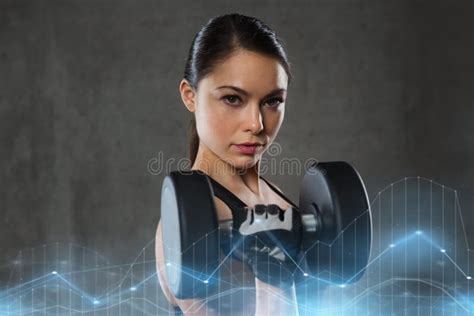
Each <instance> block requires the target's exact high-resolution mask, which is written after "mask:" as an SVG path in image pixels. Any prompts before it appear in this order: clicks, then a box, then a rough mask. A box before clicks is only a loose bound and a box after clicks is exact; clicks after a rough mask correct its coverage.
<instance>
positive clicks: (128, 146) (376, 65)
mask: <svg viewBox="0 0 474 316" xmlns="http://www.w3.org/2000/svg"><path fill="white" fill-rule="evenodd" d="M234 11H236V12H240V13H244V14H248V15H254V16H257V17H259V18H261V19H262V20H264V21H265V22H266V23H267V24H269V25H270V26H271V27H273V28H274V29H275V30H276V31H277V33H278V34H279V35H280V37H282V38H283V40H284V42H285V45H286V49H287V53H288V55H289V58H290V61H291V63H292V66H293V73H294V80H293V82H292V86H291V87H290V91H289V94H288V101H287V104H286V114H285V121H284V124H283V126H282V129H281V131H280V134H279V136H278V138H277V141H278V143H279V144H281V146H282V153H281V155H280V156H279V157H278V158H279V159H283V158H285V157H286V158H298V159H301V160H305V159H307V158H310V157H314V158H316V159H318V160H321V161H326V160H346V161H349V162H351V163H352V164H353V165H354V166H356V167H357V168H358V170H359V172H360V173H361V175H362V177H363V178H364V179H365V182H366V185H367V188H368V193H369V196H370V197H371V198H373V197H374V196H375V195H376V194H377V192H378V191H380V190H382V189H383V188H384V187H386V186H387V185H389V184H390V183H391V182H393V181H396V180H398V179H400V178H403V177H405V176H418V175H419V176H423V177H427V178H430V179H434V180H436V181H437V182H440V183H442V184H445V185H447V186H450V187H453V188H456V189H458V191H459V196H460V201H461V206H462V208H463V211H464V213H465V222H466V225H467V226H468V228H469V227H470V228H471V230H472V229H474V224H473V222H474V217H473V215H472V214H473V213H472V209H473V207H474V199H473V198H472V197H473V196H474V187H473V182H474V180H473V179H474V164H473V163H472V161H473V159H474V127H473V124H472V120H473V119H474V59H473V56H474V22H473V21H474V19H473V14H474V4H473V2H472V1H454V2H452V1H362V0H345V1H343V0H336V1H245V0H244V1H215V2H209V1H208V3H207V4H202V3H198V2H192V1H186V2H182V1H179V2H177V1H140V2H136V1H96V0H93V1H91V0H83V1H70V0H69V1H64V0H61V1H39V0H38V1H22V0H12V1H6V0H1V1H0V141H1V146H0V165H1V168H0V184H1V187H2V188H1V190H0V253H1V255H0V261H1V263H0V265H1V264H3V263H5V262H8V260H10V259H11V258H13V257H14V256H16V254H17V253H18V251H19V250H21V249H27V248H31V247H35V246H39V245H42V244H47V243H52V242H57V241H60V242H72V243H76V244H79V245H83V246H86V247H89V248H92V249H95V250H97V251H98V252H100V253H102V254H103V255H104V256H106V257H107V258H109V259H110V260H111V261H113V262H129V261H130V260H131V259H132V258H134V256H135V255H136V254H137V253H138V252H139V250H140V249H141V247H143V246H144V245H145V244H146V243H147V242H148V241H150V240H152V239H153V238H154V234H155V228H156V224H157V221H158V219H159V217H160V209H159V204H160V200H159V198H160V189H161V181H162V179H163V176H164V172H161V173H159V174H157V175H152V174H150V172H149V171H148V168H147V164H148V162H149V160H150V159H152V158H154V157H159V155H162V158H163V159H165V160H166V159H170V158H174V159H180V158H186V157H187V134H186V132H187V126H188V122H189V120H190V118H191V116H190V114H189V113H188V112H187V110H186V108H185V107H184V106H183V104H182V102H181V99H180V97H179V93H178V84H179V81H180V79H181V78H182V73H183V70H184V61H185V58H186V55H187V52H188V49H189V45H190V43H191V40H192V37H193V36H194V33H195V32H197V30H198V29H199V28H200V26H201V25H202V24H204V23H205V21H207V19H209V18H210V17H212V16H214V15H217V14H222V13H227V12H234ZM173 167H176V164H174V165H173ZM267 177H268V178H269V179H271V180H272V181H274V182H275V183H276V184H277V185H278V186H279V187H280V188H282V189H283V191H284V192H286V193H287V194H288V196H290V197H291V198H292V199H294V200H297V198H298V186H299V182H300V179H301V177H300V175H290V174H284V175H280V176H278V175H272V174H269V175H267ZM468 231H469V230H468ZM469 238H470V240H471V241H472V242H474V235H473V234H472V233H471V235H470V236H469Z"/></svg>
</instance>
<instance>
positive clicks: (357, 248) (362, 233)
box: [299, 161, 372, 284]
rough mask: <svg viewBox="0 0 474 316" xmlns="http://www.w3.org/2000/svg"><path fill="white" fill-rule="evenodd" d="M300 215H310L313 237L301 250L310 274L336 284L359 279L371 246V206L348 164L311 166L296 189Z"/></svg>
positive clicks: (309, 235)
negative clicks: (298, 197)
mask: <svg viewBox="0 0 474 316" xmlns="http://www.w3.org/2000/svg"><path fill="white" fill-rule="evenodd" d="M299 208H300V211H301V213H302V215H303V216H304V215H305V214H313V215H314V216H315V218H316V232H314V233H306V234H305V237H304V239H303V243H302V248H303V251H305V252H306V262H307V265H308V268H309V270H310V273H311V275H318V276H319V277H320V278H322V279H326V280H329V281H331V282H334V283H338V284H346V283H353V282H356V281H357V280H358V279H360V277H361V276H362V275H363V273H364V270H365V267H366V265H367V262H368V259H369V255H370V249H371V243H372V220H371V213H370V203H369V201H368V197H367V192H366V190H365V187H364V184H363V182H362V179H361V177H360V175H359V173H358V172H357V170H356V169H354V168H353V167H352V166H351V165H350V164H348V163H347V162H342V161H337V162H320V163H317V164H315V165H313V166H311V167H310V168H309V169H308V170H307V172H306V174H305V176H304V177H303V181H302V184H301V191H300V205H299Z"/></svg>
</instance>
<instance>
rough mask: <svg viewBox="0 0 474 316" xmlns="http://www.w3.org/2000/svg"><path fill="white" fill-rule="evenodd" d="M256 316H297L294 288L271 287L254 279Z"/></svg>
mask: <svg viewBox="0 0 474 316" xmlns="http://www.w3.org/2000/svg"><path fill="white" fill-rule="evenodd" d="M255 289H256V295H257V298H256V301H257V306H256V308H255V315H256V316H264V315H269V316H277V315H278V316H280V315H281V316H286V315H296V316H297V315H298V304H297V301H296V291H295V286H294V285H292V286H291V287H290V288H288V289H282V288H279V287H274V286H271V285H269V284H267V283H265V282H262V281H260V280H259V279H257V278H255Z"/></svg>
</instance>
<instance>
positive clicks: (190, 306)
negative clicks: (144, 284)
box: [155, 221, 217, 316]
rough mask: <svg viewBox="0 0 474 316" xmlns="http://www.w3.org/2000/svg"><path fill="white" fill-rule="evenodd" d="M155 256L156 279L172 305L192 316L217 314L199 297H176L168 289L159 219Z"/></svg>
mask: <svg viewBox="0 0 474 316" xmlns="http://www.w3.org/2000/svg"><path fill="white" fill-rule="evenodd" d="M155 256H156V270H157V275H158V281H159V283H160V286H161V289H162V290H163V293H164V295H165V297H166V299H167V300H168V302H170V304H172V305H174V306H179V308H181V310H182V311H183V313H184V314H185V315H193V316H201V315H206V316H214V315H217V314H216V313H215V312H213V311H211V310H209V309H208V308H207V304H206V302H205V301H204V300H200V299H183V300H181V299H177V298H176V297H175V296H174V294H173V293H172V292H171V290H170V289H169V285H168V278H167V276H166V270H165V268H166V267H165V262H164V255H163V242H162V240H161V221H160V222H159V223H158V228H157V230H156V237H155Z"/></svg>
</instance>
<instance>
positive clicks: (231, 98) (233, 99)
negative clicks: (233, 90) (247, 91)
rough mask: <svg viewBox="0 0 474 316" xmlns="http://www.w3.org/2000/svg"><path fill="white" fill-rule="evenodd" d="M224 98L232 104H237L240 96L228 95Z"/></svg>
mask: <svg viewBox="0 0 474 316" xmlns="http://www.w3.org/2000/svg"><path fill="white" fill-rule="evenodd" d="M224 99H225V100H226V101H227V103H229V104H231V105H237V104H238V103H236V101H239V100H240V98H239V97H238V96H236V95H226V96H225V97H224Z"/></svg>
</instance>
